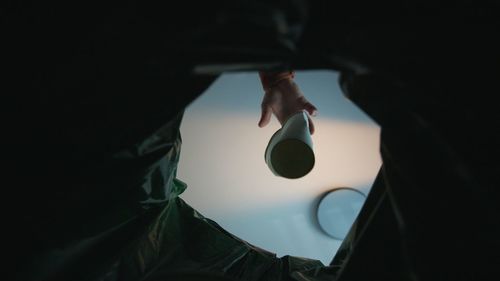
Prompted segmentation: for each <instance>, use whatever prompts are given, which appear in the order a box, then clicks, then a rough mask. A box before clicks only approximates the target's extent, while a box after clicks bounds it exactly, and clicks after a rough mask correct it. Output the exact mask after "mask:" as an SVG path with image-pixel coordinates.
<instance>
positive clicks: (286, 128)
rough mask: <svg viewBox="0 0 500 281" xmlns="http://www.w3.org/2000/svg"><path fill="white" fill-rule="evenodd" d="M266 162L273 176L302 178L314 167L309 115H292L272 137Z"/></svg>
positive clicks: (266, 153) (304, 113) (267, 150)
mask: <svg viewBox="0 0 500 281" xmlns="http://www.w3.org/2000/svg"><path fill="white" fill-rule="evenodd" d="M265 160H266V163H267V165H268V166H269V168H270V169H271V171H272V172H273V174H275V175H276V176H281V177H285V178H289V179H296V178H301V177H303V176H305V175H307V174H308V173H309V172H310V171H311V170H312V168H313V167H314V162H315V158H314V151H313V144H312V138H311V133H310V132H309V120H308V117H307V113H306V112H304V111H302V112H299V113H297V114H294V115H292V116H291V117H290V118H288V120H287V121H286V122H285V123H284V124H283V126H282V127H281V129H279V130H278V131H276V132H275V133H274V135H273V136H272V137H271V139H270V141H269V143H268V145H267V148H266V152H265Z"/></svg>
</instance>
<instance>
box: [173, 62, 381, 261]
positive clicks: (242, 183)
mask: <svg viewBox="0 0 500 281" xmlns="http://www.w3.org/2000/svg"><path fill="white" fill-rule="evenodd" d="M337 79H338V73H336V72H333V71H307V72H305V71H304V72H302V71H299V72H297V74H296V77H295V81H296V82H297V84H298V85H299V87H300V88H301V90H302V91H303V92H304V94H305V96H306V97H307V98H308V99H309V101H310V102H312V103H313V104H314V105H316V107H317V108H318V115H317V116H316V117H314V118H313V122H314V123H315V126H316V133H315V134H314V135H313V145H314V151H315V156H316V163H315V167H314V168H313V170H312V171H311V172H310V173H309V174H308V175H306V176H305V177H303V178H300V179H295V180H290V179H285V178H280V177H276V176H274V175H273V174H272V172H271V171H270V170H269V168H268V167H267V166H266V164H265V162H264V151H265V148H266V145H267V143H268V141H269V139H270V138H271V136H272V134H273V133H274V132H275V131H276V130H278V129H279V128H280V125H279V123H278V121H277V120H276V119H275V118H274V117H273V120H272V121H271V123H270V124H269V125H268V126H267V127H265V128H259V127H258V126H257V122H258V120H259V117H260V103H261V99H262V95H263V94H264V93H263V90H262V88H261V84H260V81H259V78H258V75H257V73H256V72H240V73H228V74H224V75H222V76H221V77H219V79H217V80H216V81H215V82H214V84H213V85H212V86H211V87H210V88H209V89H208V90H207V91H206V92H205V93H204V94H203V95H202V96H201V97H199V98H198V99H197V100H195V101H194V102H193V103H192V104H191V105H190V106H189V107H188V108H187V109H186V112H185V115H184V119H183V123H182V125H181V134H182V139H183V146H182V152H181V159H180V163H179V170H178V175H177V176H178V178H179V179H181V180H182V181H184V182H186V183H187V184H188V189H187V190H186V192H185V193H184V194H183V195H182V196H181V197H182V198H183V199H184V200H186V201H187V202H188V203H189V204H190V205H192V206H193V207H194V208H195V209H197V210H198V211H200V212H201V213H202V214H203V215H205V216H207V217H209V218H211V219H213V220H215V221H216V222H218V223H219V224H220V225H221V226H222V227H224V228H225V229H226V230H228V231H229V232H231V233H233V234H235V235H236V236H238V237H240V238H242V239H244V240H246V241H248V242H250V243H251V244H254V245H256V246H258V247H261V248H264V249H266V250H268V251H271V252H275V253H277V255H278V256H283V255H293V256H301V257H307V258H313V259H319V260H321V261H322V262H323V263H325V264H328V263H329V262H330V261H331V259H332V258H333V256H334V254H335V252H336V251H337V249H338V247H339V246H340V243H341V242H342V241H340V240H334V239H332V238H330V237H329V236H327V235H326V234H324V233H323V232H322V231H321V229H320V228H319V226H318V223H317V221H316V219H315V209H316V207H317V204H318V202H319V199H320V198H321V195H322V194H324V193H325V192H327V191H329V190H331V189H333V188H338V187H352V188H355V189H357V190H359V191H361V192H363V193H364V194H367V193H368V192H369V190H370V187H371V185H372V183H373V180H374V178H375V176H376V174H377V172H378V169H379V168H380V165H381V159H380V155H379V152H378V151H379V149H378V146H379V134H380V129H379V127H378V126H377V125H376V124H375V123H374V122H373V121H372V120H371V119H370V118H369V117H367V116H366V115H365V114H364V113H363V112H362V111H361V110H359V109H358V108H357V107H356V106H355V105H354V104H352V103H351V102H350V101H349V100H348V99H346V98H345V97H344V96H343V94H342V93H341V91H340V88H339V87H338V83H337Z"/></svg>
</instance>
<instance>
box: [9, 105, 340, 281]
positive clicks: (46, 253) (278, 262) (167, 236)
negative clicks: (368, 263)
mask: <svg viewBox="0 0 500 281" xmlns="http://www.w3.org/2000/svg"><path fill="white" fill-rule="evenodd" d="M181 118H182V113H181V114H179V115H178V116H177V117H176V118H174V119H173V120H171V121H170V122H169V123H167V124H166V125H165V126H164V127H163V128H161V129H159V130H157V131H156V132H155V133H154V134H152V135H151V136H149V137H147V138H146V139H145V140H143V141H142V142H140V143H138V144H136V145H135V146H133V147H131V148H129V149H126V150H122V151H120V152H118V153H115V154H114V155H113V159H112V161H111V162H109V163H108V164H106V165H102V166H100V167H98V168H99V169H101V171H99V172H97V173H98V174H99V175H102V176H103V175H104V174H108V175H111V178H113V179H114V180H111V181H106V183H108V184H110V186H109V190H116V192H117V193H116V194H115V197H116V198H114V199H113V200H110V201H109V204H108V205H109V206H107V208H106V209H102V210H93V211H92V214H95V213H98V214H99V216H95V215H92V216H91V215H89V216H88V217H87V218H83V217H78V218H73V219H71V218H70V219H68V222H67V224H62V226H60V227H59V228H56V230H54V231H53V232H52V234H53V235H54V237H59V238H53V240H54V241H55V242H54V243H47V245H46V246H45V248H44V249H43V251H39V252H37V253H36V254H35V255H34V256H33V257H32V258H31V259H30V261H29V262H27V263H26V264H25V265H24V266H23V267H22V268H21V269H20V270H19V272H18V277H20V278H19V280H74V281H76V280H89V281H90V280H106V281H108V280H109V281H111V280H113V281H114V280H123V281H128V280H212V279H210V278H212V277H213V278H215V279H213V280H300V281H315V280H317V281H320V280H332V277H333V276H334V273H335V272H336V271H337V270H336V268H335V267H325V266H324V265H323V264H322V263H321V262H320V261H317V260H311V259H307V258H299V257H292V256H284V257H281V258H278V257H277V256H276V255H275V254H273V253H270V252H268V251H266V250H264V249H261V248H258V247H256V246H254V245H251V244H249V243H248V242H246V241H244V240H242V239H240V238H238V237H236V236H234V235H232V234H230V233H229V232H227V231H225V230H224V229H223V228H222V227H220V226H219V225H218V224H217V223H216V222H214V221H213V220H211V219H208V218H206V217H204V216H203V215H202V214H200V213H199V212H197V211H196V210H195V209H193V208H192V207H191V206H189V205H188V204H187V203H186V202H185V201H184V200H182V199H181V198H180V197H179V195H180V194H181V193H182V192H183V191H184V190H185V189H186V187H187V185H186V184H185V183H183V182H182V181H180V180H179V179H177V178H176V170H177V163H178V160H179V154H180V147H181V137H180V133H179V126H180V121H181ZM113 185H114V186H113ZM117 186H121V189H120V187H117ZM124 186H126V187H127V188H123V187H124ZM119 190H122V192H118V191H119ZM123 191H127V192H123ZM108 193H109V192H108ZM87 197H90V196H88V195H87ZM110 198H111V197H110ZM101 201H102V200H101ZM87 205H89V204H87ZM90 207H93V208H94V209H95V208H98V207H99V205H95V206H90ZM90 207H89V209H92V208H90ZM75 220H76V222H75ZM71 223H73V224H74V225H78V226H80V227H73V228H72V231H69V232H65V234H64V235H60V234H59V233H58V231H57V230H58V229H59V230H61V229H64V228H65V227H66V226H68V227H69V225H71ZM47 233H51V232H50V231H49V232H47ZM52 234H51V235H52ZM58 235H59V236H58ZM48 236H50V235H47V237H48ZM196 276H198V277H199V276H201V277H200V278H201V279H200V278H199V279H196V278H197V277H196ZM176 278H177V279H176ZM217 278H218V279H217Z"/></svg>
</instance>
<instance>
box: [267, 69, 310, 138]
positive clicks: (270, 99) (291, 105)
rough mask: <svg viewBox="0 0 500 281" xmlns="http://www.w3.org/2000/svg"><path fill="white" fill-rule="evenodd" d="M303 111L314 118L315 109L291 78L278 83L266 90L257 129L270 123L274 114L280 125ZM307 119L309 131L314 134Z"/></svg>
mask: <svg viewBox="0 0 500 281" xmlns="http://www.w3.org/2000/svg"><path fill="white" fill-rule="evenodd" d="M302 110H305V111H306V112H307V113H309V115H312V116H316V113H317V111H318V110H317V109H316V107H315V106H314V105H312V104H311V103H310V102H309V101H308V100H307V99H306V98H305V97H304V94H302V92H301V91H300V89H299V87H298V86H297V84H296V83H295V82H294V81H293V79H292V78H287V79H283V80H281V81H279V82H278V83H276V84H275V85H274V86H272V87H270V88H269V89H267V90H266V93H265V95H264V99H263V100H262V115H261V117H260V121H259V127H261V128H262V127H264V126H266V125H267V124H269V121H271V116H272V114H273V113H274V115H275V116H276V118H278V121H279V122H280V124H281V125H283V123H285V122H286V120H287V119H288V117H290V116H292V115H293V114H295V113H298V112H301V111H302ZM308 119H309V131H310V132H311V134H314V124H313V122H312V120H311V117H309V116H308Z"/></svg>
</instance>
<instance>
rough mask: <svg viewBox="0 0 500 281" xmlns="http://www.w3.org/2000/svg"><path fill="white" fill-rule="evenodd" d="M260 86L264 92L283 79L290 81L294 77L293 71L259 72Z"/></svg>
mask: <svg viewBox="0 0 500 281" xmlns="http://www.w3.org/2000/svg"><path fill="white" fill-rule="evenodd" d="M259 77H260V81H261V83H262V88H263V89H264V91H265V92H267V91H268V90H270V89H271V88H273V87H275V86H276V85H278V84H280V83H281V82H283V81H292V80H293V78H294V77H295V72H294V71H281V72H263V71H261V72H259Z"/></svg>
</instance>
